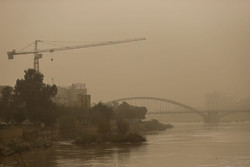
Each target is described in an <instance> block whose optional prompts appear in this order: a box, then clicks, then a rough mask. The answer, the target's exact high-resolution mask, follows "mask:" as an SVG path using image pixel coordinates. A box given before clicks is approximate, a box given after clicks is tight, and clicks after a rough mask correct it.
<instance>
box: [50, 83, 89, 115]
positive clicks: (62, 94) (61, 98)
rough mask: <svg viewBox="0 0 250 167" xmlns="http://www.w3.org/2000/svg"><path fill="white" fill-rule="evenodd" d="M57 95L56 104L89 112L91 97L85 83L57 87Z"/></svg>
mask: <svg viewBox="0 0 250 167" xmlns="http://www.w3.org/2000/svg"><path fill="white" fill-rule="evenodd" d="M57 89H58V91H57V95H56V97H55V98H54V102H55V103H57V104H62V105H65V106H77V107H79V108H82V109H84V110H85V109H86V110H89V108H90V102H91V100H90V95H87V88H86V85H85V84H84V83H74V84H72V85H71V86H68V87H60V86H58V87H57Z"/></svg>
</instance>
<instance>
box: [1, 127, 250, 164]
mask: <svg viewBox="0 0 250 167" xmlns="http://www.w3.org/2000/svg"><path fill="white" fill-rule="evenodd" d="M174 125H175V128H173V129H170V130H167V131H164V132H155V133H148V134H146V137H147V140H148V141H147V142H146V143H145V144H137V145H134V144H121V145H112V144H106V145H102V146H76V145H73V144H71V143H70V142H69V141H65V142H59V143H57V144H55V145H54V146H53V147H51V148H49V149H45V150H39V151H38V150H34V151H31V152H26V153H24V154H22V157H20V156H16V157H9V158H8V159H2V162H1V163H0V166H24V163H25V165H26V166H35V167H39V166H46V167H47V166H51V167H52V166H89V167H95V166H97V167H98V166H100V167H103V166H104V167H105V166H108V167H114V166H120V167H152V166H155V167H156V166H164V167H165V166H169V167H249V166H250V123H249V122H248V123H224V124H217V125H206V124H203V123H185V124H184V123H175V124H174ZM21 159H23V161H21ZM18 162H19V164H18Z"/></svg>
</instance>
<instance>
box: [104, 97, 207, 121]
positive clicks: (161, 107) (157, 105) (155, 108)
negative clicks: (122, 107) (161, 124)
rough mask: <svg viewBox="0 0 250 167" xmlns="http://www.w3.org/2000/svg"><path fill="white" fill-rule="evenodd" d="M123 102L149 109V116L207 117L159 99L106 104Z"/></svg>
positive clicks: (139, 98) (141, 99) (185, 107)
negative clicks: (177, 114) (180, 114)
mask: <svg viewBox="0 0 250 167" xmlns="http://www.w3.org/2000/svg"><path fill="white" fill-rule="evenodd" d="M121 102H127V103H128V104H130V105H135V106H144V107H146V108H147V110H148V114H168V113H169V114H170V113H171V114H175V113H196V114H198V115H200V116H202V117H206V113H205V112H201V111H198V110H196V109H195V108H193V107H191V106H189V105H186V104H183V103H180V102H177V101H174V100H169V99H165V98H158V97H127V98H120V99H116V100H112V101H109V102H107V103H106V104H110V105H114V104H116V103H121Z"/></svg>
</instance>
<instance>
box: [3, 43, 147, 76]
mask: <svg viewBox="0 0 250 167" xmlns="http://www.w3.org/2000/svg"><path fill="white" fill-rule="evenodd" d="M141 40H146V39H145V38H134V39H125V40H118V41H106V42H98V43H92V44H84V45H76V46H65V47H58V48H49V49H40V50H39V49H38V42H42V41H41V40H36V41H35V42H34V44H35V47H34V51H27V52H16V50H12V51H9V52H7V55H8V59H14V55H22V54H34V69H35V70H36V71H37V72H39V59H40V58H42V54H41V53H45V52H55V51H61V50H72V49H80V48H88V47H97V46H104V45H114V44H119V43H127V42H136V41H141Z"/></svg>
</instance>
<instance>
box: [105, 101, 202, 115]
mask: <svg viewBox="0 0 250 167" xmlns="http://www.w3.org/2000/svg"><path fill="white" fill-rule="evenodd" d="M126 100H157V101H161V102H165V103H170V104H174V105H177V106H180V107H183V108H185V109H188V110H189V111H191V112H194V113H196V114H198V115H200V116H202V117H206V115H205V114H204V113H202V112H200V111H198V110H196V109H194V108H193V107H191V106H188V105H186V104H183V103H180V102H177V101H174V100H169V99H165V98H159V97H127V98H120V99H116V100H112V101H109V102H107V103H106V104H112V103H115V102H122V101H126Z"/></svg>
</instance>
